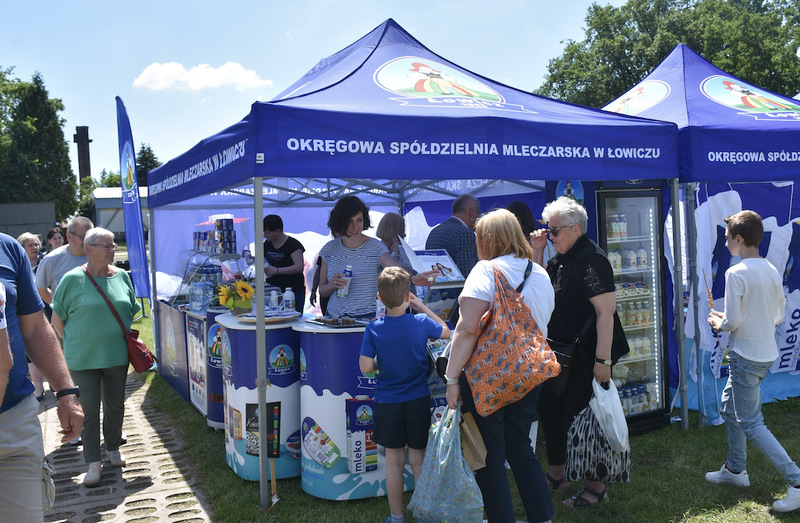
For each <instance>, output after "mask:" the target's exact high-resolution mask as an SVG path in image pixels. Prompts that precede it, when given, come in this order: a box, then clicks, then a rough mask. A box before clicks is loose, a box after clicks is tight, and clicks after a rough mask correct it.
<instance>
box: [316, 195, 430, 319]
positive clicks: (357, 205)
mask: <svg viewBox="0 0 800 523" xmlns="http://www.w3.org/2000/svg"><path fill="white" fill-rule="evenodd" d="M328 227H329V228H330V230H331V231H332V232H334V233H338V234H340V235H341V236H340V237H339V238H336V239H333V240H331V241H329V242H328V243H326V244H325V245H324V246H323V247H322V250H320V253H319V255H320V257H321V258H322V264H321V266H320V269H319V271H320V279H319V294H320V296H321V297H328V296H330V301H329V302H328V311H327V312H328V314H330V315H331V316H334V317H338V316H351V317H356V318H358V317H360V318H374V317H375V298H376V296H377V294H378V275H379V274H380V272H381V269H382V268H383V267H393V266H396V265H399V264H398V263H397V260H395V259H394V258H392V255H391V254H390V253H389V249H388V248H387V247H386V245H384V244H383V242H381V241H380V240H377V239H375V238H370V237H369V236H367V235H366V234H364V231H366V230H368V229H369V228H370V227H371V222H370V219H369V207H367V206H366V205H365V204H364V202H362V201H361V199H360V198H359V197H357V196H344V197H342V198H340V199H339V200H338V201H337V202H336V205H334V207H333V209H332V210H331V214H330V218H329V219H328ZM348 265H350V266H351V267H352V276H351V278H350V283H349V287H348V284H347V278H346V277H345V274H344V272H345V268H346V267H347V266H348ZM435 274H437V273H436V271H429V272H425V273H420V274H417V275H416V276H414V277H413V278H412V283H414V284H415V285H429V282H428V276H433V275H435ZM346 287H347V292H346V293H344V292H341V293H340V292H338V291H339V290H340V289H345V288H346ZM342 294H344V295H342Z"/></svg>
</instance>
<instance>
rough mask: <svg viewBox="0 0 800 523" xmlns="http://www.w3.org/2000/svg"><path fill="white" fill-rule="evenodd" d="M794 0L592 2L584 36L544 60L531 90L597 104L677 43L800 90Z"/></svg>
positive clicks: (746, 74)
mask: <svg viewBox="0 0 800 523" xmlns="http://www.w3.org/2000/svg"><path fill="white" fill-rule="evenodd" d="M799 6H800V1H798V0H774V1H766V0H629V1H628V2H627V3H626V4H624V5H622V6H620V7H618V8H617V7H612V6H605V7H601V6H599V5H597V4H592V5H591V6H590V7H589V9H588V12H587V15H586V19H585V21H586V28H585V29H584V34H585V38H584V40H582V41H580V42H576V41H574V40H568V41H567V42H566V45H565V49H564V52H563V53H562V55H561V56H559V57H557V58H554V59H552V60H550V62H549V64H548V68H547V70H548V73H547V75H546V76H545V81H544V83H543V84H542V86H541V87H540V88H539V89H538V90H537V91H536V92H537V94H541V95H544V96H549V97H551V98H557V99H560V100H565V101H568V102H573V103H578V104H582V105H587V106H590V107H602V106H604V105H606V104H607V103H609V102H611V101H612V100H614V99H616V98H617V97H619V96H620V95H622V94H624V93H625V92H626V91H627V90H628V89H630V88H631V87H633V86H634V85H635V84H637V83H638V82H640V81H641V80H642V79H643V78H644V77H645V76H646V75H647V74H648V73H649V72H650V71H652V70H653V68H655V67H656V66H657V65H658V64H659V63H661V61H662V60H663V59H664V58H666V56H667V55H668V54H669V53H670V52H671V51H672V50H673V49H674V47H675V46H676V45H677V44H679V43H685V44H686V45H688V46H689V47H691V48H692V49H693V50H695V51H696V52H697V53H699V54H700V55H701V56H703V58H705V59H706V60H708V61H710V62H711V63H713V64H714V65H716V66H717V67H719V68H721V69H723V70H725V71H727V72H728V73H730V74H732V75H734V76H737V77H739V78H741V79H743V80H745V81H747V82H749V83H752V84H754V85H757V86H759V87H762V88H765V89H769V90H771V91H774V92H777V93H780V94H784V95H789V96H793V95H794V94H795V93H797V92H798V91H800V59H798V57H797V54H796V51H797V48H798V45H800V24H799V22H800V19H799V18H798V11H799V9H798V7H799Z"/></svg>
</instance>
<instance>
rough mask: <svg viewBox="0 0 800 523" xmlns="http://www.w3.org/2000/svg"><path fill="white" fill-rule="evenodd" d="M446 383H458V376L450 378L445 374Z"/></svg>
mask: <svg viewBox="0 0 800 523" xmlns="http://www.w3.org/2000/svg"><path fill="white" fill-rule="evenodd" d="M444 383H445V385H458V378H448V377H447V374H445V376H444Z"/></svg>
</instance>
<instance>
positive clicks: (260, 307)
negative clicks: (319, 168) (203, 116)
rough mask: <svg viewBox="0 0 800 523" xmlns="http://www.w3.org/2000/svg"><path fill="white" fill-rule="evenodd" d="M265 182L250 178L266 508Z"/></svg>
mask: <svg viewBox="0 0 800 523" xmlns="http://www.w3.org/2000/svg"><path fill="white" fill-rule="evenodd" d="M263 186H264V182H263V179H262V178H261V177H260V176H256V177H255V178H254V179H253V199H254V202H253V203H254V207H255V209H254V211H253V212H254V215H253V218H254V219H253V225H254V226H255V238H254V241H253V250H254V251H255V252H254V253H253V254H255V258H256V261H255V269H256V270H255V275H256V276H255V277H256V280H255V283H254V287H255V290H256V295H255V298H256V368H257V370H256V388H257V389H258V414H259V416H258V439H259V442H258V449H259V456H258V473H259V492H260V495H261V508H265V509H268V508H269V507H270V506H271V505H270V495H269V467H268V461H269V460H268V459H267V448H269V447H268V446H267V430H268V429H267V418H268V416H266V415H265V413H266V412H267V352H266V346H267V342H266V335H265V330H264V325H265V321H264V249H263V248H262V247H261V246H260V245H259V243H260V242H261V241H263V238H264V222H263V217H264V199H263Z"/></svg>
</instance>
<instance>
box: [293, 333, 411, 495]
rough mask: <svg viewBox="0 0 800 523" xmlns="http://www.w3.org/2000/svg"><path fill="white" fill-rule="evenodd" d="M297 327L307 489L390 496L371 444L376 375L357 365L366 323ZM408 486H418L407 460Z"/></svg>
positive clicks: (381, 460)
mask: <svg viewBox="0 0 800 523" xmlns="http://www.w3.org/2000/svg"><path fill="white" fill-rule="evenodd" d="M292 328H293V329H294V330H295V331H296V332H298V333H299V334H300V416H301V418H302V423H301V436H302V442H303V445H302V459H301V461H302V469H301V477H302V486H303V490H304V491H306V492H307V493H309V494H311V495H312V496H316V497H318V498H324V499H335V500H344V499H358V498H369V497H375V496H382V495H385V494H386V485H385V479H386V470H385V468H384V467H385V458H384V455H383V453H382V452H378V450H377V448H376V447H375V444H374V443H373V442H372V400H371V399H370V398H372V397H373V390H374V388H375V376H374V374H371V375H364V374H362V372H361V370H360V369H359V366H358V360H359V352H360V350H361V340H362V338H363V336H364V325H363V324H362V325H359V326H354V327H339V328H333V327H326V326H322V325H314V324H311V323H308V322H305V321H298V322H295V323H294V324H293V326H292ZM348 420H349V422H350V424H349V427H348ZM404 486H405V488H404V490H410V489H412V488H414V474H413V472H412V470H411V467H410V466H409V465H408V464H406V467H405V471H404Z"/></svg>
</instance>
